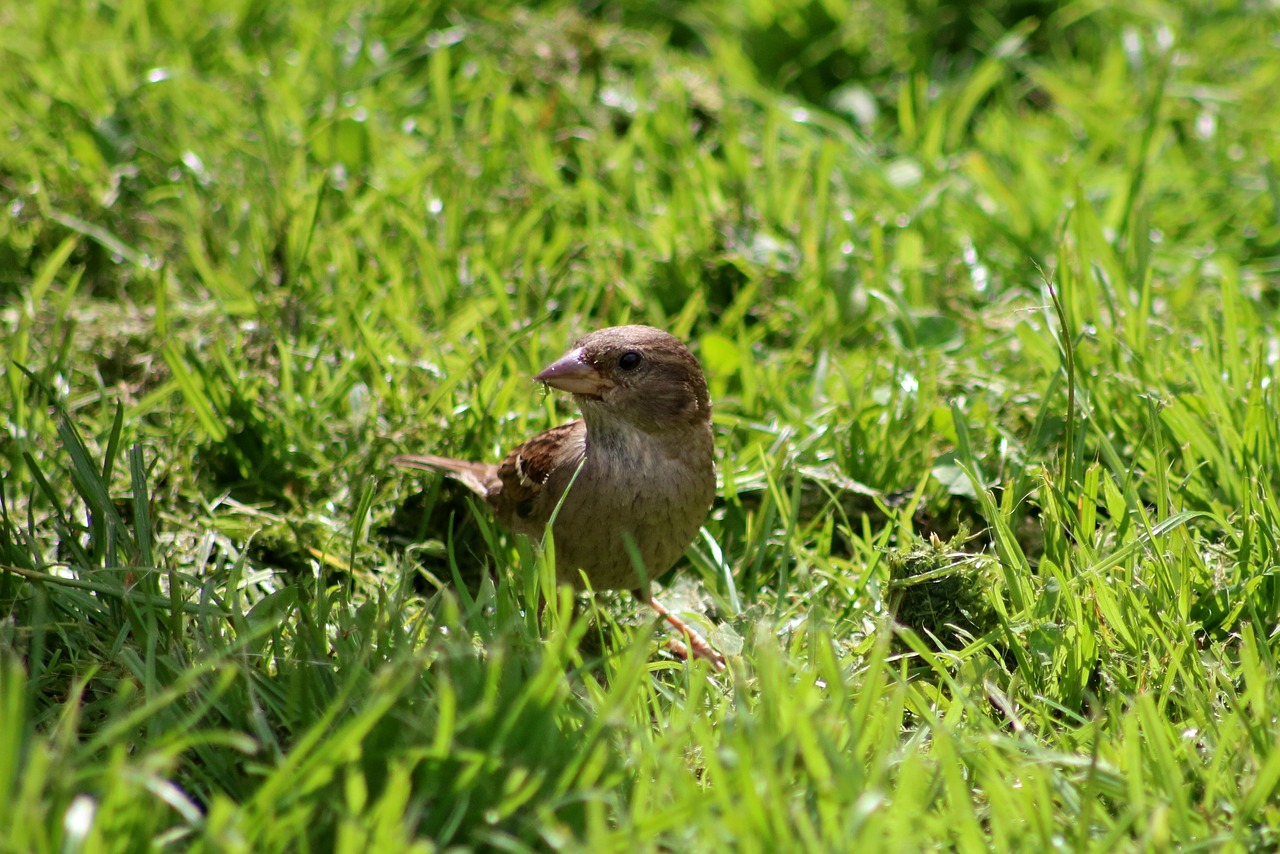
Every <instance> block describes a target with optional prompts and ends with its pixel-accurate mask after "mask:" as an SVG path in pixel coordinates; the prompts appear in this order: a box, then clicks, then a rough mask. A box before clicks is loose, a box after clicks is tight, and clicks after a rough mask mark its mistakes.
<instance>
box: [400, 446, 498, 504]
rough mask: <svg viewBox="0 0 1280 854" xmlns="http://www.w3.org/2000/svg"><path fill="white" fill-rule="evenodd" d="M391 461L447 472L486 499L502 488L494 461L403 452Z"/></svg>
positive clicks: (406, 465)
mask: <svg viewBox="0 0 1280 854" xmlns="http://www.w3.org/2000/svg"><path fill="white" fill-rule="evenodd" d="M391 463H392V464H393V465H397V466H404V467H405V468H411V469H422V470H424V471H435V472H440V473H441V474H446V475H448V476H449V477H452V478H453V479H454V480H456V481H458V482H459V483H461V484H462V485H463V486H465V487H466V488H467V489H470V490H471V491H472V492H474V493H475V494H476V495H479V496H480V497H481V498H484V499H486V500H492V499H493V498H494V496H495V495H497V493H498V492H500V491H501V489H502V479H501V478H500V477H499V475H498V467H497V466H495V465H494V464H493V463H473V462H471V461H469V460H455V459H453V458H452V457H438V456H436V455H435V454H401V455H400V456H398V457H392V458H391Z"/></svg>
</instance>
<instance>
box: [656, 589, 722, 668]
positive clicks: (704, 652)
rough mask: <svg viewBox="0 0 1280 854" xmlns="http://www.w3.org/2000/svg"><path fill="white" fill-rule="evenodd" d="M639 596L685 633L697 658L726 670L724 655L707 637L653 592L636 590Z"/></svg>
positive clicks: (677, 629) (681, 632)
mask: <svg viewBox="0 0 1280 854" xmlns="http://www.w3.org/2000/svg"><path fill="white" fill-rule="evenodd" d="M635 595H636V597H637V598H640V599H644V600H645V601H647V602H648V603H649V607H651V608H653V610H655V611H657V612H658V614H659V615H660V616H661V617H662V618H663V619H664V620H666V621H667V622H668V623H670V624H671V625H672V626H673V627H674V628H675V630H676V631H678V632H679V633H680V634H682V635H684V638H685V640H686V641H688V643H689V649H691V650H693V654H694V656H695V657H697V658H702V659H706V660H707V661H709V662H711V666H712V667H714V668H715V669H716V670H724V656H723V655H721V654H720V653H718V652H716V651H715V649H713V648H712V646H711V644H709V643H707V641H706V639H705V638H704V637H703V636H702V635H700V634H698V633H697V632H696V631H694V630H693V629H692V628H690V627H689V624H688V623H686V622H685V621H684V620H682V619H680V618H679V617H677V616H676V615H675V614H673V613H671V612H670V611H668V610H667V608H666V606H665V605H663V604H662V603H661V602H659V601H658V600H657V598H656V597H654V596H653V594H651V593H648V592H647V591H644V590H637V591H635Z"/></svg>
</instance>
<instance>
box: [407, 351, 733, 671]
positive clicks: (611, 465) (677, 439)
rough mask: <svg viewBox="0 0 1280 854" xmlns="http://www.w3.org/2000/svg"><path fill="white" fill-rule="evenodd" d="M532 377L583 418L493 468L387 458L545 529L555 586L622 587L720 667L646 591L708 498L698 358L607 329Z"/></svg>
mask: <svg viewBox="0 0 1280 854" xmlns="http://www.w3.org/2000/svg"><path fill="white" fill-rule="evenodd" d="M534 379H535V380H536V381H538V382H541V383H544V384H545V385H546V386H548V387H550V388H554V389H558V390H560V391H566V392H568V393H569V394H571V395H573V399H574V402H575V403H576V404H577V406H578V410H579V412H581V414H582V418H580V419H579V420H577V421H571V422H569V423H568V424H562V425H560V426H559V427H552V428H551V429H550V430H547V431H545V432H543V433H539V434H538V435H536V436H534V437H533V438H531V439H529V440H528V441H526V442H525V443H524V444H522V445H519V446H518V447H516V448H515V449H513V450H512V451H511V452H510V453H508V454H507V455H506V457H505V458H504V459H503V460H502V462H501V463H497V464H494V463H481V462H471V461H467V460H457V459H451V458H449V457H439V456H435V455H433V454H404V455H401V456H397V457H394V458H393V459H392V461H391V462H392V463H393V464H396V465H401V466H406V467H409V468H415V469H425V470H427V471H435V472H440V473H443V474H445V475H448V476H450V477H452V478H454V479H456V480H457V481H459V482H461V483H462V484H463V485H465V486H466V487H467V488H468V489H470V490H471V491H472V492H474V493H476V494H477V495H478V496H480V497H481V498H483V499H484V500H485V502H486V503H487V504H488V505H489V507H490V508H492V510H493V513H494V515H495V516H496V518H497V520H498V522H499V523H500V524H502V525H503V526H504V527H506V528H507V529H508V530H511V531H514V532H516V533H519V534H526V535H528V536H529V537H530V538H531V539H532V540H534V541H535V542H538V541H540V540H541V538H542V536H543V534H544V532H545V531H546V530H547V526H548V525H549V524H550V526H551V530H552V533H553V536H554V540H555V562H556V567H555V570H556V580H557V581H558V582H559V583H561V584H569V585H572V586H573V587H574V588H575V589H582V588H583V587H584V580H583V576H584V575H585V577H586V581H589V582H590V586H591V588H592V589H595V590H606V589H624V590H630V591H632V595H634V596H635V597H636V598H637V599H638V600H639V601H643V602H647V603H648V604H649V605H650V606H651V607H652V608H653V609H654V610H656V611H657V612H658V614H660V615H661V616H662V617H663V618H664V619H665V620H666V621H667V622H669V623H670V624H671V625H672V626H673V627H674V628H675V629H676V630H677V631H679V632H680V633H682V634H683V635H684V636H685V637H686V639H687V640H688V642H689V647H690V648H691V649H692V650H693V653H694V655H696V656H698V657H700V658H704V659H706V660H708V661H710V662H711V664H712V666H714V667H715V668H716V669H717V670H722V669H724V658H723V657H722V656H721V655H720V654H719V653H718V652H716V651H715V650H714V649H713V648H712V647H711V646H710V644H708V643H707V641H706V640H704V639H703V638H702V637H701V636H699V635H698V633H697V632H695V631H694V630H693V629H691V628H690V627H689V626H688V625H686V624H685V623H684V621H683V620H681V619H680V618H679V617H677V616H676V615H675V614H672V613H671V612H670V611H668V610H667V609H666V608H665V607H664V606H663V605H662V603H660V602H659V601H658V600H657V599H656V598H655V597H654V596H653V595H652V591H651V590H650V589H649V579H652V578H656V577H658V576H660V575H662V574H663V573H665V572H666V571H667V570H668V569H670V568H671V567H672V566H673V565H674V564H675V562H676V561H677V560H679V559H680V556H681V555H682V554H684V551H685V549H686V548H688V546H689V544H690V543H691V542H692V541H693V538H694V536H695V535H696V534H697V533H698V529H699V527H701V525H702V523H703V521H704V520H705V519H706V518H707V513H708V511H709V510H710V509H711V502H712V500H713V499H714V497H715V491H716V475H715V455H714V442H713V437H712V432H711V399H710V396H709V394H708V393H707V381H706V378H705V376H703V373H702V368H701V366H700V365H699V364H698V360H697V359H696V358H694V355H693V354H692V353H690V352H689V350H688V348H687V347H685V346H684V344H682V343H680V341H679V339H677V338H675V337H673V336H671V335H669V334H667V333H666V332H663V331H662V330H660V329H655V328H653V327H651V326H616V327H611V328H608V329H601V330H599V331H596V332H592V333H591V334H589V335H586V336H585V337H583V338H580V339H578V340H577V341H576V342H574V344H573V346H572V347H570V348H569V351H568V352H567V353H565V354H564V355H563V356H561V357H560V358H559V359H557V360H556V361H555V362H552V363H551V364H550V365H548V366H547V367H546V368H545V369H543V371H542V372H541V373H539V374H538V375H537V376H536V377H534ZM566 493H567V494H566ZM557 508H558V509H557ZM553 517H554V521H553ZM633 551H634V553H635V555H636V556H637V557H638V558H639V559H640V563H641V567H642V568H641V569H637V567H636V564H635V562H634V561H633V559H632V552H633Z"/></svg>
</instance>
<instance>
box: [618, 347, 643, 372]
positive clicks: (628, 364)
mask: <svg viewBox="0 0 1280 854" xmlns="http://www.w3.org/2000/svg"><path fill="white" fill-rule="evenodd" d="M618 367H619V368H622V370H624V371H634V370H635V369H636V368H638V367H640V354H639V353H637V352H636V351H635V350H628V351H627V352H625V353H623V354H622V356H621V357H619V358H618Z"/></svg>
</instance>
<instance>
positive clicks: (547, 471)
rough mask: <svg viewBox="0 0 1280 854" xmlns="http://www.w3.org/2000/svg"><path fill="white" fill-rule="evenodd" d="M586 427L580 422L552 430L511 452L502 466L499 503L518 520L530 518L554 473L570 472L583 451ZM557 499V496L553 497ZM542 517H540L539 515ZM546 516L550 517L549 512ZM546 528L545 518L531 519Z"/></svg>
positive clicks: (500, 468)
mask: <svg viewBox="0 0 1280 854" xmlns="http://www.w3.org/2000/svg"><path fill="white" fill-rule="evenodd" d="M586 432H587V428H586V425H584V424H583V423H582V422H581V421H570V422H569V423H568V424H561V425H560V426H559V427H552V428H551V429H550V430H546V431H544V432H542V433H539V434H538V435H536V436H534V437H533V438H532V439H530V440H528V441H527V442H525V443H524V444H523V445H520V446H519V447H517V448H514V449H512V451H511V453H509V454H507V456H506V459H504V460H503V461H502V463H501V465H499V466H498V478H499V480H500V481H501V484H502V486H501V499H500V501H501V503H502V504H504V505H507V509H509V511H510V512H511V513H513V514H514V515H515V516H518V517H519V518H521V519H530V517H531V516H532V515H533V514H534V513H535V510H537V509H538V508H540V507H542V506H543V504H544V503H545V502H540V501H538V500H537V499H538V497H539V496H540V495H541V494H542V493H543V489H544V487H546V485H547V482H548V481H549V480H550V479H551V477H552V476H553V475H555V474H557V473H561V474H563V473H564V472H566V471H567V472H569V473H570V474H571V473H572V470H573V469H574V468H576V467H577V464H578V460H580V459H581V458H582V454H583V451H584V450H585V449H586ZM555 498H556V499H557V500H558V496H556V497H555ZM539 515H542V514H539ZM546 515H547V516H548V518H549V517H550V509H547V512H546ZM530 521H532V522H533V523H534V524H535V525H545V524H546V521H547V520H546V519H530Z"/></svg>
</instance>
